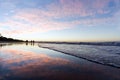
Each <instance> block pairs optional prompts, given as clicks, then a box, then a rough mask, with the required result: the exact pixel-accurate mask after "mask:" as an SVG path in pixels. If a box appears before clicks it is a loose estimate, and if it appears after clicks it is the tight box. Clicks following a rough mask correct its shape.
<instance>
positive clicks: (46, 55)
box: [0, 43, 120, 80]
mask: <svg viewBox="0 0 120 80" xmlns="http://www.w3.org/2000/svg"><path fill="white" fill-rule="evenodd" d="M119 74H120V69H117V68H113V67H109V66H104V65H100V64H96V63H93V62H89V61H86V60H83V59H80V58H77V57H74V56H70V55H66V54H63V53H61V52H56V51H53V50H49V49H45V48H40V47H38V44H25V43H23V44H5V43H4V44H0V80H120V76H119Z"/></svg>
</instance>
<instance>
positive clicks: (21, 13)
mask: <svg viewBox="0 0 120 80" xmlns="http://www.w3.org/2000/svg"><path fill="white" fill-rule="evenodd" d="M8 3H9V2H6V3H4V4H3V5H2V6H5V4H8ZM18 3H19V2H18V1H17V2H14V4H11V8H16V9H15V10H16V13H14V14H12V15H10V16H9V17H8V18H7V19H6V21H4V22H0V26H3V27H5V26H7V27H9V30H8V29H5V28H4V29H2V33H5V34H21V33H23V34H24V33H34V32H48V31H53V30H64V29H70V28H73V27H76V26H77V25H86V26H89V25H92V26H93V25H98V24H106V23H110V22H113V21H114V20H116V19H118V17H115V16H114V15H116V14H115V12H117V11H118V9H119V4H120V0H92V1H91V0H58V2H53V3H50V4H48V5H47V6H45V7H44V9H40V8H37V7H36V8H28V7H27V8H26V7H25V8H24V9H21V8H18V7H17V4H18ZM9 4H10V3H9ZM6 8H8V7H6ZM106 15H107V17H106ZM74 18H79V19H74ZM58 19H59V20H60V21H57V20H58ZM64 19H66V21H64ZM69 19H71V21H70V20H69ZM113 24H114V23H113Z"/></svg>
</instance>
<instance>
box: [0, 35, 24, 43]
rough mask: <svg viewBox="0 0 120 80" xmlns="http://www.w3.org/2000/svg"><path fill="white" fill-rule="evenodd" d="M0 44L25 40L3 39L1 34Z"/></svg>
mask: <svg viewBox="0 0 120 80" xmlns="http://www.w3.org/2000/svg"><path fill="white" fill-rule="evenodd" d="M0 42H23V40H18V39H13V38H7V37H3V36H2V35H1V34H0Z"/></svg>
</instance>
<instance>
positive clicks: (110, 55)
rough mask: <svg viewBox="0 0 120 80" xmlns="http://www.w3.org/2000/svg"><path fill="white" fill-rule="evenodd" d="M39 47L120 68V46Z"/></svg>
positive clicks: (62, 45)
mask: <svg viewBox="0 0 120 80" xmlns="http://www.w3.org/2000/svg"><path fill="white" fill-rule="evenodd" d="M39 47H44V48H48V49H52V50H55V51H59V52H62V53H65V54H69V55H73V56H76V57H79V58H83V59H86V60H88V61H92V62H95V63H100V64H104V65H108V66H112V67H116V68H120V47H119V46H100V45H99V46H97V45H80V44H79V45H74V44H69V45H68V44H53V43H52V44H50V43H40V44H39Z"/></svg>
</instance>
